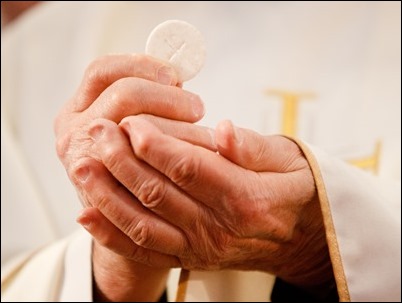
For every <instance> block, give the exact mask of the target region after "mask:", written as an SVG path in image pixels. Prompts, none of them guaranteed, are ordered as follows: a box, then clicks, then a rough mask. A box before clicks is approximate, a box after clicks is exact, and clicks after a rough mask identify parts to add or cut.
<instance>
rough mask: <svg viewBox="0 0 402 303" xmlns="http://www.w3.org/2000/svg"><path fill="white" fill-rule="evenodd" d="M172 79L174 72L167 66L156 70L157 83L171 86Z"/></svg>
mask: <svg viewBox="0 0 402 303" xmlns="http://www.w3.org/2000/svg"><path fill="white" fill-rule="evenodd" d="M173 77H174V70H173V69H172V68H170V67H168V66H162V67H160V68H159V69H158V80H157V81H158V83H160V84H165V85H171V84H172V81H173Z"/></svg>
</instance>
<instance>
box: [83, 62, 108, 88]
mask: <svg viewBox="0 0 402 303" xmlns="http://www.w3.org/2000/svg"><path fill="white" fill-rule="evenodd" d="M106 60H108V56H101V57H98V58H96V59H95V60H93V61H92V62H91V63H90V64H89V65H88V66H87V68H86V70H85V73H84V78H85V79H87V81H88V82H90V83H93V82H96V81H97V80H98V79H102V77H103V75H104V64H105V61H106Z"/></svg>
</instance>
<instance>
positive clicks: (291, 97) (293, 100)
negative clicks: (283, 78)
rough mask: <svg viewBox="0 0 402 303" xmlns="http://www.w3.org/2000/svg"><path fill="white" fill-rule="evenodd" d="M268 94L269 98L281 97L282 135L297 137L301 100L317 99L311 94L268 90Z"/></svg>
mask: <svg viewBox="0 0 402 303" xmlns="http://www.w3.org/2000/svg"><path fill="white" fill-rule="evenodd" d="M266 94H267V95H269V96H279V97H280V99H281V101H282V102H283V110H282V134H283V135H285V136H292V137H296V136H297V134H296V133H297V115H298V105H299V101H301V99H306V98H310V99H311V98H315V96H316V95H315V94H314V93H311V92H291V91H286V90H279V89H268V90H267V91H266Z"/></svg>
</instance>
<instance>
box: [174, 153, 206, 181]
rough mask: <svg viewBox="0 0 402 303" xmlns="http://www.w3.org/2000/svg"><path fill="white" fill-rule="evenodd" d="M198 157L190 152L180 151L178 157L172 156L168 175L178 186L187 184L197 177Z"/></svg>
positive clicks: (199, 163)
mask: <svg viewBox="0 0 402 303" xmlns="http://www.w3.org/2000/svg"><path fill="white" fill-rule="evenodd" d="M200 165H201V162H200V159H199V158H198V157H193V154H191V153H185V152H184V153H181V154H180V158H179V159H177V158H172V160H171V165H169V166H168V167H170V169H168V173H167V174H168V176H170V178H171V180H172V181H173V182H174V183H175V184H177V185H178V186H188V185H190V184H193V183H194V182H195V180H196V179H197V176H198V172H199V171H200Z"/></svg>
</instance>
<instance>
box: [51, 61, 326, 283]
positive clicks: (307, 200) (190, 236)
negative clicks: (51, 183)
mask: <svg viewBox="0 0 402 303" xmlns="http://www.w3.org/2000/svg"><path fill="white" fill-rule="evenodd" d="M203 112H204V109H203V105H202V102H201V100H200V98H199V97H198V96H197V95H194V94H193V93H190V92H188V91H185V90H184V89H182V88H181V84H178V83H177V81H176V76H175V73H174V70H173V69H172V68H171V67H169V66H168V65H166V63H163V62H160V61H158V60H155V59H152V58H150V57H146V56H142V55H115V56H107V57H104V58H101V59H98V60H96V61H95V62H94V63H92V64H91V65H90V67H89V68H88V70H87V72H86V73H85V75H84V78H83V81H82V84H81V86H80V87H79V89H78V91H77V93H76V94H75V96H74V97H73V98H72V99H71V100H70V101H69V102H68V103H67V104H66V106H65V107H64V108H63V110H62V111H61V112H60V114H59V116H58V117H57V119H56V122H55V131H56V136H57V150H58V154H59V157H60V159H61V161H62V162H63V164H64V166H65V168H66V170H67V173H68V175H69V177H70V179H71V180H72V182H73V184H74V185H75V187H76V189H77V192H78V194H79V196H80V199H81V201H82V203H83V205H84V206H85V207H86V209H85V210H84V212H83V215H82V216H81V221H80V223H82V224H83V225H85V226H86V228H87V230H88V231H89V232H90V233H91V234H92V236H93V237H94V239H95V240H96V243H97V245H100V246H102V247H106V248H108V249H109V250H110V251H112V252H113V253H114V254H116V255H118V256H120V257H123V258H124V259H127V260H132V261H134V262H138V263H142V264H146V265H147V266H151V267H157V268H167V267H182V268H185V269H190V270H219V269H240V270H259V271H265V272H269V273H272V274H275V275H277V276H279V277H281V278H282V279H284V280H285V281H288V282H289V283H292V284H295V285H298V286H300V287H304V288H306V289H309V288H315V287H318V286H320V285H322V284H325V283H327V282H328V281H329V280H331V279H332V278H333V276H332V269H331V263H330V261H329V256H328V248H327V243H326V240H325V232H324V227H323V220H322V215H321V211H320V206H319V203H318V200H317V195H316V189H315V184H314V179H313V176H312V173H311V170H310V168H309V164H308V162H307V160H306V159H305V157H304V155H303V153H302V152H301V150H300V148H299V147H298V145H297V144H296V143H295V142H293V141H292V140H290V139H288V138H285V137H282V136H262V135H260V134H258V133H256V132H254V131H251V130H247V129H242V128H238V127H236V126H234V125H233V124H232V123H231V122H230V121H228V120H224V121H222V122H221V123H219V124H218V126H217V127H216V128H215V129H214V130H213V129H209V128H207V127H202V126H199V125H196V124H194V122H197V121H198V120H199V119H201V118H202V116H203Z"/></svg>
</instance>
